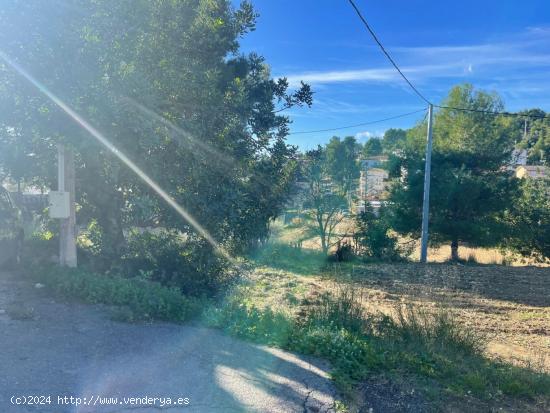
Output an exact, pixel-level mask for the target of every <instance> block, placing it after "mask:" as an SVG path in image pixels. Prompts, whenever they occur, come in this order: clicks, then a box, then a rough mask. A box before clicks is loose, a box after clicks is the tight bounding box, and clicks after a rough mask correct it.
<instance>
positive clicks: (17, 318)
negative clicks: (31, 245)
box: [0, 273, 336, 413]
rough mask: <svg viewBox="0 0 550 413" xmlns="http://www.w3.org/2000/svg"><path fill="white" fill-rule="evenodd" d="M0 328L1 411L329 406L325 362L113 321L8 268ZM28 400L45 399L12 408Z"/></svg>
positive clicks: (192, 332) (2, 276) (0, 286)
mask: <svg viewBox="0 0 550 413" xmlns="http://www.w3.org/2000/svg"><path fill="white" fill-rule="evenodd" d="M0 331H1V334H0V412H5V413H27V412H52V413H65V412H71V413H84V412H99V413H115V412H126V411H135V412H156V413H158V412H159V411H160V412H163V411H166V412H184V413H188V412H189V413H190V412H285V413H287V412H329V411H333V405H334V398H335V394H336V392H335V390H334V388H333V385H332V383H331V381H330V380H329V378H328V374H327V371H328V366H327V365H326V364H324V363H322V362H319V361H316V360H310V359H305V358H303V357H299V356H296V355H293V354H290V353H286V352H283V351H280V350H276V349H272V348H268V347H263V346H257V345H252V344H250V343H245V342H242V341H239V340H236V339H233V338H231V337H227V336H225V335H223V334H222V333H220V332H219V331H216V330H211V329H205V328H200V327H193V326H181V325H174V324H168V323H158V324H150V325H143V324H142V325H138V324H126V323H119V322H115V321H112V320H111V319H110V316H109V313H108V311H106V310H105V309H103V308H101V307H98V306H88V305H82V304H66V303H59V302H55V301H54V300H53V299H52V298H51V297H50V296H49V295H48V294H47V292H46V291H44V289H39V288H35V287H34V285H32V284H29V283H28V282H25V281H20V280H18V279H17V278H16V277H15V276H14V275H11V274H7V273H0ZM13 396H16V397H19V399H15V398H13ZM29 396H32V397H29ZM47 396H50V399H49V403H48V399H47ZM71 396H72V397H73V400H72V402H73V403H72V404H70V402H71V399H70V397H71ZM24 397H26V398H27V399H26V400H27V401H29V400H30V401H33V402H35V403H39V404H33V405H29V404H26V405H21V404H20V405H14V404H12V402H20V403H21V402H22V401H23V400H24ZM65 397H66V398H65ZM77 398H80V399H77ZM113 398H116V399H113ZM131 398H136V400H131ZM137 398H139V399H141V400H137ZM145 398H149V399H145ZM154 398H157V399H156V400H154ZM167 398H170V404H168V399H167ZM186 399H187V400H186ZM40 403H42V404H40ZM76 403H80V404H79V405H76ZM102 403H103V404H102ZM106 403H110V404H106ZM94 404H95V405H94Z"/></svg>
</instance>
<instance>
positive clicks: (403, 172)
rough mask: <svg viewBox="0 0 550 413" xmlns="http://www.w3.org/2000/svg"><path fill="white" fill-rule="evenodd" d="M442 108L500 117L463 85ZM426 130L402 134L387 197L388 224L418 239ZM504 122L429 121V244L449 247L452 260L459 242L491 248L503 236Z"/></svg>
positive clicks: (470, 116) (508, 145)
mask: <svg viewBox="0 0 550 413" xmlns="http://www.w3.org/2000/svg"><path fill="white" fill-rule="evenodd" d="M443 106H450V107H458V108H467V109H472V110H479V111H491V112H492V111H500V110H502V109H503V104H502V102H501V100H500V98H499V97H498V96H496V95H494V94H489V93H485V92H483V91H478V90H475V89H474V88H473V87H472V86H470V85H463V86H457V87H455V88H453V89H452V90H451V92H450V93H449V95H448V97H447V99H446V100H445V101H444V103H443ZM425 140H426V123H425V122H422V123H420V124H418V125H417V126H416V127H415V128H413V129H412V130H410V131H409V133H408V136H407V142H406V145H405V147H404V150H403V152H402V153H401V154H400V155H399V156H398V157H395V158H394V159H393V161H392V162H391V163H390V164H391V165H392V176H394V177H396V179H397V181H398V182H397V184H396V185H394V186H393V189H392V191H391V196H390V203H391V204H392V216H393V222H392V225H393V227H394V228H395V230H397V231H398V232H401V233H403V234H408V235H412V236H417V237H418V236H419V235H420V227H421V210H422V194H423V182H424V149H425ZM513 144H514V140H513V134H512V133H511V129H510V121H509V119H507V118H505V117H502V116H494V115H490V114H484V113H481V112H468V111H461V110H454V109H440V110H439V111H438V112H437V113H436V114H435V116H434V131H433V154H432V172H431V194H430V215H429V224H430V241H431V243H432V244H436V245H438V244H441V243H447V242H448V243H450V245H451V253H452V259H454V260H456V259H458V248H459V245H460V243H467V244H468V245H473V246H491V245H498V244H499V243H500V242H501V241H502V238H503V236H504V232H503V225H502V220H501V216H502V213H503V212H504V211H505V209H506V208H507V207H508V206H509V203H510V200H511V193H512V191H513V187H514V181H513V178H512V177H511V175H510V174H509V173H508V172H507V171H506V169H505V165H506V164H507V162H508V161H509V159H510V156H511V151H512V149H513Z"/></svg>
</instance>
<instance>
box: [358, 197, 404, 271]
mask: <svg viewBox="0 0 550 413" xmlns="http://www.w3.org/2000/svg"><path fill="white" fill-rule="evenodd" d="M378 214H379V215H378V216H377V215H376V214H375V213H374V210H373V208H372V206H371V205H370V204H369V203H367V204H366V206H365V211H364V212H361V213H360V214H359V215H357V216H356V218H355V220H356V225H357V230H356V232H355V235H354V236H355V237H356V238H357V240H358V241H359V246H360V250H359V254H361V255H362V256H363V257H365V258H367V259H374V260H398V259H400V258H401V250H400V248H399V245H398V242H397V241H398V240H397V237H395V236H394V235H392V234H391V233H390V229H391V228H390V222H389V220H388V217H387V214H386V210H385V208H380V211H379V212H378Z"/></svg>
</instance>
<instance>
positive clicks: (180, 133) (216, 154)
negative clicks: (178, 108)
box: [122, 96, 236, 168]
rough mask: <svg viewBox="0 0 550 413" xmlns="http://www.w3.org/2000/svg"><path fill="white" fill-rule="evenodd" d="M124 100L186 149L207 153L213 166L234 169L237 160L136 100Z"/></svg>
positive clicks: (125, 98)
mask: <svg viewBox="0 0 550 413" xmlns="http://www.w3.org/2000/svg"><path fill="white" fill-rule="evenodd" d="M122 100H123V101H125V102H127V103H128V104H130V105H131V106H133V107H134V108H136V109H137V110H139V111H140V112H141V113H142V114H144V115H146V116H148V117H150V118H151V119H153V120H156V121H158V122H160V123H161V124H163V125H164V126H166V127H167V128H168V129H170V130H171V131H172V132H173V133H174V135H173V136H174V137H176V139H177V141H178V143H179V144H180V145H181V146H183V147H186V148H187V149H196V148H198V149H199V150H201V151H202V152H205V153H207V154H208V155H209V156H210V157H211V158H213V159H214V160H215V161H216V162H213V165H221V166H223V167H225V168H232V167H233V166H234V165H235V164H236V162H235V160H234V159H233V158H232V157H231V156H229V155H225V154H223V153H222V152H220V151H218V150H216V149H215V148H213V147H212V146H210V145H208V144H207V143H204V142H201V141H200V140H198V139H197V138H195V137H194V136H193V135H191V134H190V133H189V132H187V131H185V130H184V129H182V128H181V127H179V126H177V125H175V124H174V123H172V122H170V121H169V120H168V119H166V118H164V117H163V116H161V115H159V114H158V113H156V112H154V111H153V110H151V109H149V108H147V107H145V106H144V105H142V104H141V103H139V102H137V101H135V100H134V99H132V98H130V97H127V96H124V97H122ZM181 138H184V139H185V142H183V141H182V140H181Z"/></svg>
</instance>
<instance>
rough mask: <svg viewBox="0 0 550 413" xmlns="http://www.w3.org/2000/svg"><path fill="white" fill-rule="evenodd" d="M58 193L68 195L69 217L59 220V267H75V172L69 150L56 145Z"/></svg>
mask: <svg viewBox="0 0 550 413" xmlns="http://www.w3.org/2000/svg"><path fill="white" fill-rule="evenodd" d="M57 154H58V169H57V172H58V191H59V192H68V193H69V217H68V218H62V219H60V224H61V226H60V231H59V265H61V266H66V267H76V264H77V261H76V214H75V170H74V156H73V152H72V151H71V150H68V149H65V147H64V146H63V145H58V147H57Z"/></svg>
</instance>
